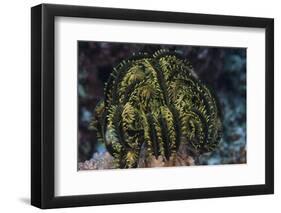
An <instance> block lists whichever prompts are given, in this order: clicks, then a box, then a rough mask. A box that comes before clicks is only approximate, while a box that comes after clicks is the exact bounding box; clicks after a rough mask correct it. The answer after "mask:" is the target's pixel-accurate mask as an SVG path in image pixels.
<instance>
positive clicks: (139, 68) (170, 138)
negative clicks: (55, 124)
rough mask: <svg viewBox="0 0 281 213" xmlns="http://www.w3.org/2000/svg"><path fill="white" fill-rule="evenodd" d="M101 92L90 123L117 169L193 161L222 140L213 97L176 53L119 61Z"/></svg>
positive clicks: (215, 101)
mask: <svg viewBox="0 0 281 213" xmlns="http://www.w3.org/2000/svg"><path fill="white" fill-rule="evenodd" d="M104 93H105V98H104V100H101V101H100V102H99V103H98V105H97V106H96V108H95V112H94V117H93V120H92V122H91V125H90V127H91V129H93V130H95V131H96V132H97V136H98V140H100V141H101V142H102V143H104V144H105V146H106V149H107V151H108V152H109V153H110V154H111V155H112V156H113V159H114V160H113V161H114V163H113V164H114V167H115V168H136V167H154V166H170V165H178V164H180V165H192V164H194V160H193V159H196V156H199V155H200V154H202V153H205V152H210V151H212V150H214V149H215V147H216V146H217V144H218V143H219V141H220V138H221V133H222V122H221V115H220V110H219V106H218V102H217V100H216V98H215V95H214V94H213V92H212V91H211V89H210V88H208V87H207V86H206V85H205V84H203V83H202V82H201V81H200V80H199V79H198V78H197V77H196V75H195V74H194V71H193V68H192V66H191V64H190V63H189V62H188V61H187V60H186V59H184V58H182V57H181V56H180V55H179V54H177V53H171V52H169V51H166V50H159V51H157V52H155V53H154V54H153V55H148V54H146V53H140V54H138V55H135V56H133V57H132V58H130V59H126V60H124V61H122V62H121V63H120V64H119V65H117V66H116V67H115V68H114V70H113V72H112V74H111V75H110V78H109V80H108V82H107V84H106V86H105V91H104ZM181 156H184V157H181ZM179 159H184V160H183V161H186V162H185V163H183V162H180V160H179ZM153 162H154V163H153ZM155 162H156V163H155ZM177 162H178V163H177Z"/></svg>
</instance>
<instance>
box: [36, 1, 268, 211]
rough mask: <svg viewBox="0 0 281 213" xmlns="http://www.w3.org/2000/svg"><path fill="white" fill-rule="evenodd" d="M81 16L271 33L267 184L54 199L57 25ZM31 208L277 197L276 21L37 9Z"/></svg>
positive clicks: (76, 8)
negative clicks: (239, 197)
mask: <svg viewBox="0 0 281 213" xmlns="http://www.w3.org/2000/svg"><path fill="white" fill-rule="evenodd" d="M58 16H63V17H81V18H100V19H113V20H114V19H115V20H133V21H146V22H164V23H183V24H200V25H217V26H237V27H250V28H263V29H265V32H266V41H265V43H266V48H265V51H266V52H265V61H266V64H265V73H266V78H265V85H266V86H265V87H266V88H265V89H266V106H265V107H266V110H265V114H266V118H265V121H266V125H265V126H266V128H265V131H266V137H265V161H266V162H265V184H261V185H246V186H226V187H213V188H199V189H178V190H164V191H145V192H130V193H112V194H95V195H78V196H76V195H73V196H60V197H56V196H55V195H54V189H55V182H54V178H55V171H54V166H55V165H54V163H55V161H54V157H55V156H54V149H55V146H54V143H55V138H54V131H55V127H54V122H55V107H54V106H55V99H54V95H55V85H54V82H55V81H54V78H55V75H54V50H55V46H54V20H55V17H58ZM31 52H32V53H31V97H32V98H31V99H32V100H31V204H32V205H34V206H37V207H39V208H43V209H46V208H59V207H75V206H90V205H105V204H121V203H137V202H153V201H169V200H182V199H197V198H217V197H228V196H246V195H259V194H272V193H274V151H273V149H274V20H273V19H270V18H254V17H240V16H222V15H207V14H193V13H178V12H164V11H147V10H131V9H113V8H102V7H86V6H66V5H53V4H41V5H38V6H35V7H32V8H31Z"/></svg>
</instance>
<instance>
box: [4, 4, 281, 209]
mask: <svg viewBox="0 0 281 213" xmlns="http://www.w3.org/2000/svg"><path fill="white" fill-rule="evenodd" d="M44 2H45V3H58V4H76V5H77V4H81V5H89V6H105V7H124V8H137V9H152V10H171V11H182V12H195V13H210V14H226V15H244V16H260V17H273V18H275V38H276V39H275V59H276V62H275V70H276V72H275V82H276V83H275V91H276V93H275V109H278V108H279V109H280V108H281V105H280V104H281V102H280V101H281V99H280V98H281V96H280V91H281V86H280V81H281V75H280V72H279V70H280V69H281V63H280V61H279V60H277V59H278V58H279V57H280V55H281V45H280V38H281V23H280V22H281V13H280V8H281V7H280V6H279V5H278V1H277V0H276V1H273V0H266V1H265V0H264V1H257V0H256V1H250V0H249V1H246V0H232V1H225V0H212V1H209V0H206V1H202V0H193V1H188V0H184V1H180V0H172V1H164V0H161V1H156V0H154V1H152V0H149V1H146V0H141V1H140V0H139V1H136V0H135V1H133V0H123V1H121V0H120V1H114V0H107V1H104V0H99V1H94V0H80V1H74V0H69V1H66V0H58V1H54V0H53V1H48V0H45V1H44ZM40 3H41V1H37V0H29V1H15V0H14V1H12V0H11V1H2V2H1V7H0V8H1V9H0V10H1V12H0V15H1V19H0V22H1V25H0V26H1V28H0V29H1V32H0V37H1V39H0V54H1V55H0V73H1V77H0V94H1V96H0V97H1V105H0V109H1V110H0V125H1V128H0V136H1V138H0V141H1V142H0V143H1V148H0V163H1V164H0V165H1V168H0V169H1V175H0V203H1V204H0V209H1V212H16V211H18V212H19V211H20V212H38V211H39V210H38V209H36V208H34V207H31V206H30V205H29V204H28V203H29V196H30V193H29V191H30V7H31V6H34V5H36V4H40ZM3 65H4V66H3ZM278 84H279V85H278ZM280 122H281V120H280V110H276V112H275V131H276V137H275V150H277V151H275V162H276V164H275V172H276V174H275V179H276V181H275V195H266V196H250V197H236V198H219V199H204V200H192V201H173V202H162V203H146V204H130V205H114V206H102V207H84V208H72V209H67V210H66V209H59V210H51V211H56V212H66V211H67V212H75V211H76V212H78V211H79V212H92V211H102V212H113V211H114V212H123V213H126V212H135V211H139V212H141V211H143V212H150V211H154V212H171V211H177V212H207V211H210V212H213V211H216V212H217V213H219V212H228V213H231V212H236V213H237V212H254V211H261V212H266V211H270V210H272V212H273V211H274V210H276V209H277V208H278V207H280V205H279V203H280V202H281V200H280V198H281V168H280V162H281V149H280V148H281V145H280V143H279V142H280V140H281V138H280V137H281V134H280V130H279V128H280V127H281V123H280Z"/></svg>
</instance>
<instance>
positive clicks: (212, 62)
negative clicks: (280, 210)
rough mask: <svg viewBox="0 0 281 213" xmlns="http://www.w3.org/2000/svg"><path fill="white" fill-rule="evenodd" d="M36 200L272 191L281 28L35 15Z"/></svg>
mask: <svg viewBox="0 0 281 213" xmlns="http://www.w3.org/2000/svg"><path fill="white" fill-rule="evenodd" d="M31 39H32V42H31V43H32V44H31V50H32V55H31V58H32V63H31V72H32V73H31V76H32V79H31V82H32V85H31V88H32V91H31V93H32V94H31V95H32V103H31V105H32V109H31V110H32V117H31V120H32V126H31V128H32V140H31V148H32V150H31V153H32V154H31V203H32V205H34V206H37V207H40V208H58V207H74V206H88V205H104V204H120V203H136V202H152V201H168V200H180V199H197V198H214V197H226V196H245V195H259V194H272V193H273V191H274V152H273V145H274V143H273V142H274V128H273V126H274V90H273V88H274V85H273V83H274V80H273V79H274V21H273V19H270V18H254V17H238V16H222V15H207V14H191V13H177V12H164V11H147V10H129V9H113V8H100V7H85V6H66V5H50V4H42V5H38V6H35V7H33V8H32V9H31Z"/></svg>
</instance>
